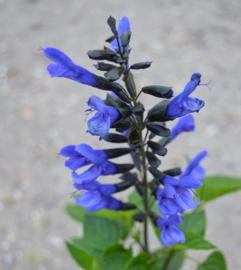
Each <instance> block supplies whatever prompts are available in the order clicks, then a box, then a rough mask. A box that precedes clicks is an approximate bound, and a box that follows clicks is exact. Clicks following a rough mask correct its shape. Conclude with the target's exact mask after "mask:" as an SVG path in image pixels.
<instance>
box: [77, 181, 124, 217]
mask: <svg viewBox="0 0 241 270" xmlns="http://www.w3.org/2000/svg"><path fill="white" fill-rule="evenodd" d="M117 191H118V189H117V187H116V186H115V185H111V184H110V185H100V186H99V187H98V188H97V189H96V190H87V191H85V192H84V193H83V194H82V196H81V198H80V199H79V198H77V197H76V198H75V202H76V204H78V205H80V206H82V207H84V208H86V211H87V212H94V211H99V210H101V209H103V208H105V209H109V210H120V209H121V208H122V204H121V202H120V201H119V200H117V199H115V198H113V197H111V196H110V195H111V194H113V193H115V192H117Z"/></svg>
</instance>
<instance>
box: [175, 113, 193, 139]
mask: <svg viewBox="0 0 241 270" xmlns="http://www.w3.org/2000/svg"><path fill="white" fill-rule="evenodd" d="M194 130H195V120H194V117H193V116H192V115H191V114H189V115H186V116H184V117H182V118H180V119H179V120H178V122H177V124H176V125H175V126H174V127H173V128H172V131H171V141H172V140H174V139H175V138H176V137H177V136H178V135H179V134H180V133H182V132H184V131H186V132H190V131H194Z"/></svg>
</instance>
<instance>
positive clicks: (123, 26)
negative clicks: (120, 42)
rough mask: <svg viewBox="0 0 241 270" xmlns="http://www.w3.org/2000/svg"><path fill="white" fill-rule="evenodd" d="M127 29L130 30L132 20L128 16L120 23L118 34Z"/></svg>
mask: <svg viewBox="0 0 241 270" xmlns="http://www.w3.org/2000/svg"><path fill="white" fill-rule="evenodd" d="M125 31H130V22H129V19H128V18H127V17H126V16H124V17H123V18H122V19H121V20H120V22H119V24H118V34H119V35H121V34H122V33H124V32H125Z"/></svg>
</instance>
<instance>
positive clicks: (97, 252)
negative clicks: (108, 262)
mask: <svg viewBox="0 0 241 270" xmlns="http://www.w3.org/2000/svg"><path fill="white" fill-rule="evenodd" d="M73 243H74V245H76V246H77V247H79V248H80V249H82V250H84V251H85V252H87V253H88V254H91V256H93V257H94V258H96V259H97V260H98V261H101V259H102V256H103V253H104V250H105V248H106V246H105V247H102V246H101V245H99V246H97V245H96V244H95V243H92V242H90V241H89V240H88V239H86V238H82V239H81V238H73Z"/></svg>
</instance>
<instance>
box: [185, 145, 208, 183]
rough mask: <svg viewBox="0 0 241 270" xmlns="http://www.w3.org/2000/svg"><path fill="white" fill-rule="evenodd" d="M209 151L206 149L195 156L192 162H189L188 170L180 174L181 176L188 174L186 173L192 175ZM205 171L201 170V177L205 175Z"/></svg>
mask: <svg viewBox="0 0 241 270" xmlns="http://www.w3.org/2000/svg"><path fill="white" fill-rule="evenodd" d="M207 154H208V152H207V151H206V150H204V151H202V152H200V153H199V154H198V155H197V156H196V157H195V158H193V159H192V160H191V161H190V163H189V164H188V166H187V168H186V170H185V171H184V172H183V173H182V174H181V175H180V178H182V177H184V176H186V175H190V174H191V173H192V171H193V170H194V169H195V168H196V167H197V166H198V165H199V162H200V161H201V160H202V159H203V158H205V157H206V156H207ZM203 172H204V171H203V170H201V171H200V173H201V176H199V178H200V177H203V175H204V173H205V172H204V173H203ZM194 178H195V177H194Z"/></svg>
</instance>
